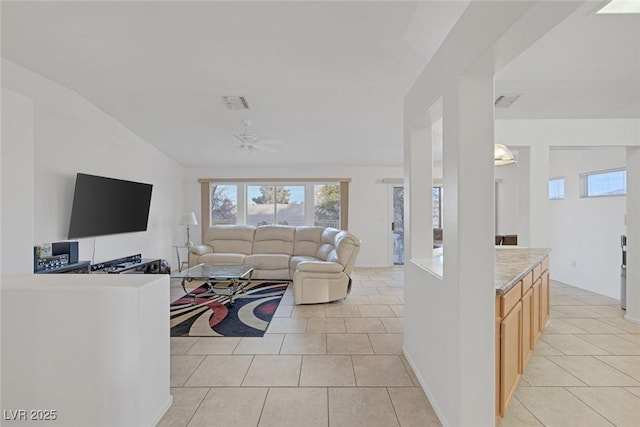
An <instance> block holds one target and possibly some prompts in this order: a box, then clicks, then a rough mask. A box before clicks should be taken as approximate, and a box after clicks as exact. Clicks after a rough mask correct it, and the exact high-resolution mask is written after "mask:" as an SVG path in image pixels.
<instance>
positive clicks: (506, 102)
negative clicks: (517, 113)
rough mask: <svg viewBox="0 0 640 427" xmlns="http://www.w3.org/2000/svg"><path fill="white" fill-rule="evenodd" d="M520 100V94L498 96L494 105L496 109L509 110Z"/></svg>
mask: <svg viewBox="0 0 640 427" xmlns="http://www.w3.org/2000/svg"><path fill="white" fill-rule="evenodd" d="M518 98H520V94H519V93H517V94H515V93H514V94H505V95H498V96H497V97H496V100H495V101H494V102H493V105H494V106H495V107H496V108H509V107H510V106H511V104H513V103H514V102H516V101H517V100H518Z"/></svg>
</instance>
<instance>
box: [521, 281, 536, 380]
mask: <svg viewBox="0 0 640 427" xmlns="http://www.w3.org/2000/svg"><path fill="white" fill-rule="evenodd" d="M533 310H534V307H533V289H532V288H529V289H528V290H527V291H526V292H525V294H524V295H523V296H522V338H521V340H520V341H521V345H522V363H521V373H522V371H524V367H525V366H526V364H527V363H528V362H529V359H530V358H531V354H532V353H533V347H534V340H533Z"/></svg>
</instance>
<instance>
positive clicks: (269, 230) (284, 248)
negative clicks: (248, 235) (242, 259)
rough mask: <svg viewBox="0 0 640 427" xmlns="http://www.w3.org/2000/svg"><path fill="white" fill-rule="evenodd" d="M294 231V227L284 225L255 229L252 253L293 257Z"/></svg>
mask: <svg viewBox="0 0 640 427" xmlns="http://www.w3.org/2000/svg"><path fill="white" fill-rule="evenodd" d="M295 231H296V229H295V227H289V226H285V225H265V226H262V227H258V228H256V234H255V237H254V242H253V252H252V253H253V254H287V255H293V242H294V240H295ZM287 262H288V257H287ZM287 268H288V264H287Z"/></svg>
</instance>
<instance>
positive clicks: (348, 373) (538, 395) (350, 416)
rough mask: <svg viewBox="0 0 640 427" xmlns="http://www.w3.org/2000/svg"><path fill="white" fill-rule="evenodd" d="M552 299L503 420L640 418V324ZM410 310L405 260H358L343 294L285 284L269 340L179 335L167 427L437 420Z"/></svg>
mask: <svg viewBox="0 0 640 427" xmlns="http://www.w3.org/2000/svg"><path fill="white" fill-rule="evenodd" d="M171 293H172V298H174V299H175V298H178V297H180V296H182V289H181V288H180V285H179V284H178V283H172V287H171ZM551 304H552V309H551V325H550V326H549V327H548V328H547V330H546V331H545V332H544V333H543V335H542V337H541V339H540V341H538V345H537V346H536V350H535V353H534V355H533V356H532V358H531V361H530V362H529V365H528V367H527V369H526V371H525V374H524V376H523V379H522V381H521V382H520V386H519V389H518V391H517V393H516V396H515V398H514V399H513V400H512V403H511V406H510V407H509V411H508V413H507V416H506V417H505V418H504V419H503V420H502V422H501V424H500V426H501V427H510V426H517V427H522V426H541V425H548V426H552V425H560V426H569V427H570V426H589V425H607V426H610V425H618V426H627V425H628V426H638V425H640V409H639V408H640V325H636V324H633V323H630V322H627V321H625V320H624V319H623V318H622V316H623V313H624V312H623V311H622V310H620V309H619V308H617V301H615V300H613V299H610V298H606V297H602V296H599V295H596V294H593V293H591V292H587V291H584V290H581V289H577V288H574V287H570V286H567V285H563V284H560V283H557V282H553V283H552V290H551ZM403 316H404V278H403V270H402V268H381V269H375V268H367V269H356V271H355V272H354V274H353V287H352V291H351V294H350V295H349V296H348V297H347V298H346V299H345V300H344V301H339V302H335V303H331V304H319V305H310V306H294V305H293V295H292V294H291V291H290V290H287V293H286V294H285V296H284V298H283V300H282V302H281V303H280V306H279V307H278V310H277V312H276V315H275V317H274V319H273V320H272V322H271V324H270V325H269V329H268V330H267V334H265V336H264V338H172V339H171V353H172V356H171V386H172V394H173V398H174V404H173V406H172V407H171V409H170V410H169V411H168V412H167V414H166V415H165V417H164V418H163V419H162V421H161V422H160V424H159V425H160V426H188V427H194V426H207V427H215V426H225V427H226V426H234V427H236V426H252V427H256V426H259V427H266V426H278V427H287V426H296V427H298V426H325V427H327V426H330V427H340V426H344V427H353V426H367V427H376V426H380V427H393V426H401V427H408V426H420V427H423V426H424V427H429V426H439V425H440V423H439V421H438V419H437V417H436V415H435V413H434V412H433V409H432V408H431V405H430V404H429V402H428V400H427V399H426V397H425V395H424V393H423V392H422V389H421V388H420V387H419V386H418V381H417V379H416V378H415V375H413V372H412V371H411V368H410V367H409V366H408V363H407V361H406V359H404V357H403V356H402V350H401V348H402V336H403V335H402V331H403V327H404V319H403Z"/></svg>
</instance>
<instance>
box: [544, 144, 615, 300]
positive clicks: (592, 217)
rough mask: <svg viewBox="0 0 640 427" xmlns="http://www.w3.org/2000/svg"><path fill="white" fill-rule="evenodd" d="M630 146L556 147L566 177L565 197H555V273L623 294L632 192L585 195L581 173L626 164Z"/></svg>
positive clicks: (553, 163)
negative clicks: (623, 241)
mask: <svg viewBox="0 0 640 427" xmlns="http://www.w3.org/2000/svg"><path fill="white" fill-rule="evenodd" d="M625 164H626V151H625V150H624V149H616V148H609V149H588V150H552V151H551V152H550V174H551V176H552V177H564V178H565V198H564V199H563V200H552V201H550V202H549V203H550V214H551V230H552V233H551V234H552V236H551V241H552V248H553V252H552V256H551V257H550V267H551V271H552V275H553V278H554V279H555V280H559V281H561V282H564V283H568V284H571V285H575V286H579V287H581V288H584V289H588V290H590V291H593V292H597V293H599V294H603V295H607V296H610V297H613V298H620V262H621V257H622V255H621V248H620V235H621V234H625V233H626V227H625V214H626V197H625V196H616V197H596V198H581V197H580V194H579V174H580V173H585V172H593V171H600V170H606V169H615V168H621V167H625Z"/></svg>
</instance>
